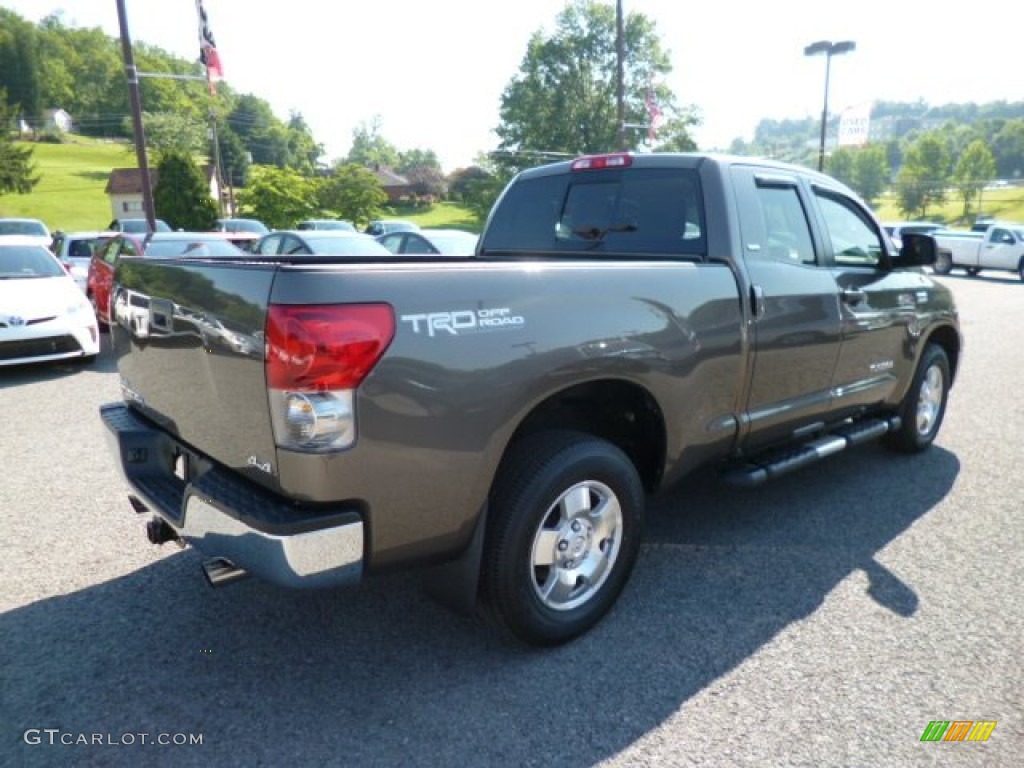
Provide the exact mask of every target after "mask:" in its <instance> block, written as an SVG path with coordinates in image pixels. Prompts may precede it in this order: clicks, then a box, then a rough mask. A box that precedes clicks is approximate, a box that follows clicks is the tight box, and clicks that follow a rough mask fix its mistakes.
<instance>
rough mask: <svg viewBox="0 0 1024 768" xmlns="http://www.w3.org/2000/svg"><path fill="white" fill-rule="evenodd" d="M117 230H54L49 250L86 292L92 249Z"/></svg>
mask: <svg viewBox="0 0 1024 768" xmlns="http://www.w3.org/2000/svg"><path fill="white" fill-rule="evenodd" d="M116 234H117V232H60V231H58V232H56V233H55V234H54V235H53V242H52V243H51V244H50V250H51V251H53V255H54V256H56V257H57V259H58V260H59V261H60V263H61V264H63V265H64V267H65V269H67V270H68V272H70V273H71V277H73V278H74V279H75V284H76V285H78V287H79V288H81V289H82V293H85V292H86V286H87V283H88V280H89V262H90V261H92V254H93V251H95V250H96V248H97V247H98V245H99V244H100V243H103V242H105V241H106V240H107V239H108V238H111V237H113V236H114V235H116Z"/></svg>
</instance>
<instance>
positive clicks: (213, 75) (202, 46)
mask: <svg viewBox="0 0 1024 768" xmlns="http://www.w3.org/2000/svg"><path fill="white" fill-rule="evenodd" d="M196 12H197V13H198V14H199V60H200V61H201V62H203V64H205V65H206V79H207V80H209V82H210V92H211V93H215V92H216V87H215V86H214V81H215V80H222V79H223V78H224V68H223V67H221V64H220V56H219V55H218V54H217V43H215V42H214V40H213V32H211V31H210V22H209V19H207V17H206V9H205V8H203V0H196Z"/></svg>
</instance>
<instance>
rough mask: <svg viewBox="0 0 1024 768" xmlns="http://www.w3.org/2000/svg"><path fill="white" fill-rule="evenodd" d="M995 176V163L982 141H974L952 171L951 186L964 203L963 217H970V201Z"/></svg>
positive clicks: (975, 197)
mask: <svg viewBox="0 0 1024 768" xmlns="http://www.w3.org/2000/svg"><path fill="white" fill-rule="evenodd" d="M995 175H996V161H995V158H993V157H992V153H991V152H990V151H989V148H988V146H987V145H986V144H985V142H984V141H981V140H980V139H975V140H974V141H973V142H971V144H970V145H969V146H968V147H967V149H966V150H965V151H964V153H963V154H962V155H961V156H960V160H959V161H958V162H957V164H956V168H954V169H953V184H954V185H955V186H956V189H957V191H958V192H959V193H960V197H962V198H963V201H964V212H963V217H964V218H965V219H966V218H967V217H968V216H970V215H971V201H972V200H976V199H977V198H978V196H979V195H980V194H981V191H982V190H983V189H984V188H985V185H986V184H987V183H988V182H989V181H991V180H992V179H993V178H994V177H995Z"/></svg>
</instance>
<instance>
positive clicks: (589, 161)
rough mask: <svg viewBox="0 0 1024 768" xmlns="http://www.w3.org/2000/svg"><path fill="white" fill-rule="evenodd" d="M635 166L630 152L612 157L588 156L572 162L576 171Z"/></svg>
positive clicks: (618, 153)
mask: <svg viewBox="0 0 1024 768" xmlns="http://www.w3.org/2000/svg"><path fill="white" fill-rule="evenodd" d="M632 164H633V156H632V155H631V154H629V153H628V152H617V153H615V154H612V155H586V156H584V157H578V158H576V159H575V160H573V161H572V170H574V171H597V170H600V169H602V168H626V167H628V166H630V165H632Z"/></svg>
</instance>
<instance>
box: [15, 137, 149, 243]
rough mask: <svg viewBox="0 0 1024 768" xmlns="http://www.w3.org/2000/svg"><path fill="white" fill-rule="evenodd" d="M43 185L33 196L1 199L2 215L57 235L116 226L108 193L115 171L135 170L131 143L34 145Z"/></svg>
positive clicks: (30, 194)
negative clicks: (38, 223) (28, 220)
mask: <svg viewBox="0 0 1024 768" xmlns="http://www.w3.org/2000/svg"><path fill="white" fill-rule="evenodd" d="M31 146H32V148H33V158H34V160H35V166H36V173H37V174H38V175H39V176H40V180H39V183H38V184H37V185H36V186H35V188H34V189H33V190H32V191H31V192H30V193H29V194H27V195H3V196H0V216H26V217H29V218H33V219H42V220H43V221H44V222H46V225H47V226H48V227H49V228H50V229H51V230H57V229H63V230H68V231H70V230H74V229H102V228H103V227H105V226H106V224H107V222H109V221H110V219H111V218H112V217H111V214H110V202H109V201H108V199H107V196H106V195H105V194H104V192H103V189H104V187H105V186H106V184H107V177H108V176H110V171H111V169H112V168H134V167H136V166H137V165H138V163H136V162H135V150H134V149H133V148H132V147H131V146H130V145H128V144H120V143H112V142H100V141H92V140H89V139H77V138H76V139H74V143H68V144H32V145H31Z"/></svg>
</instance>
